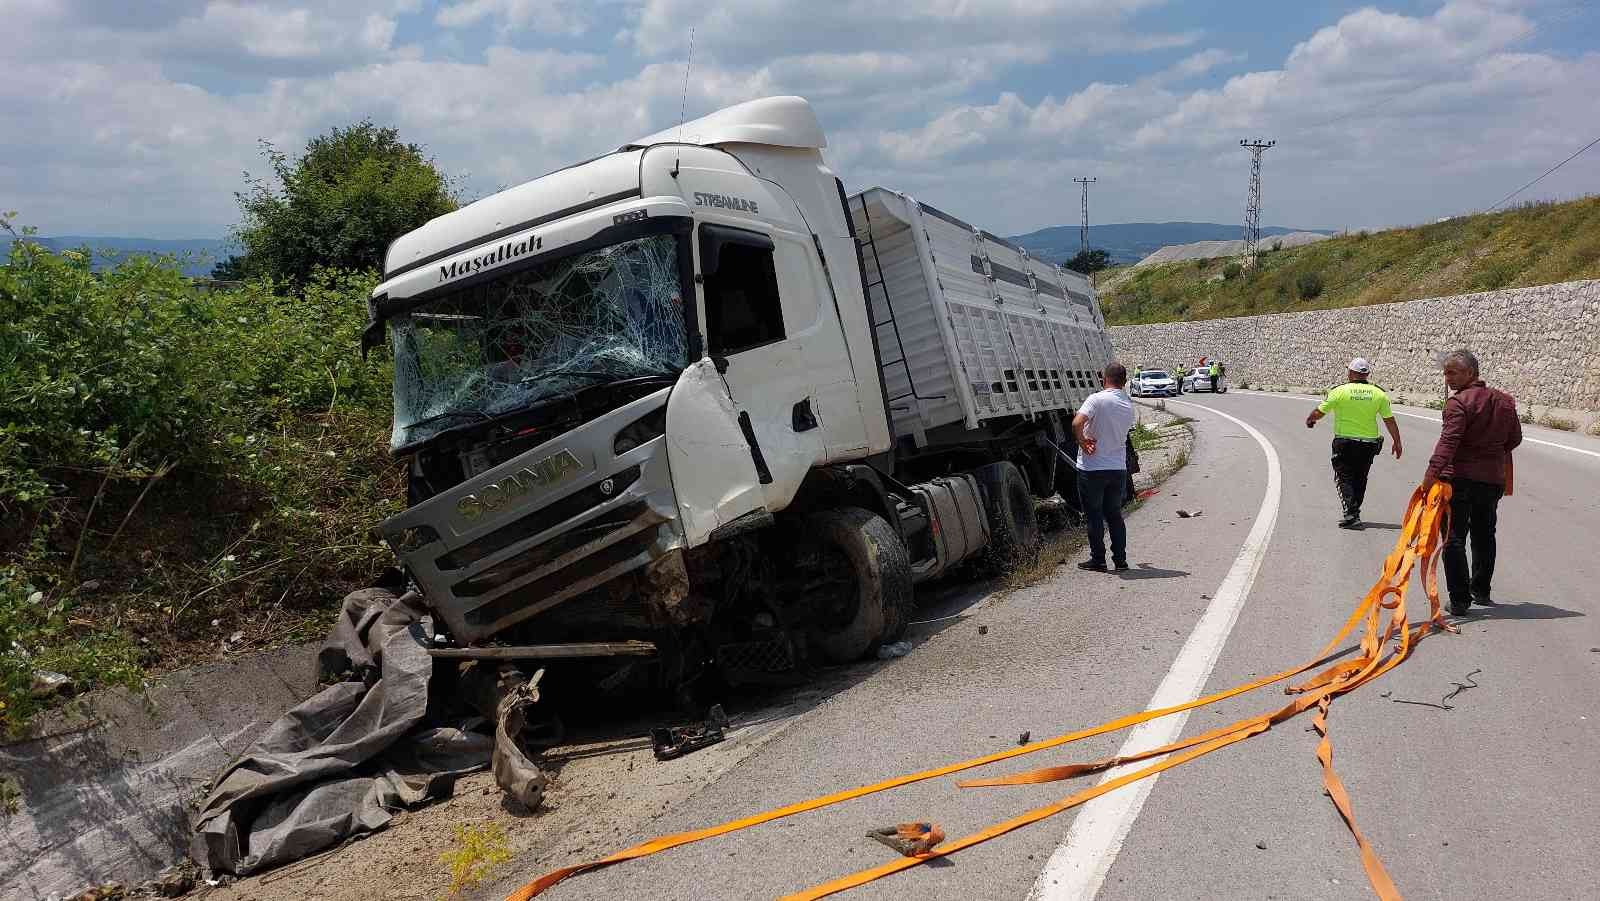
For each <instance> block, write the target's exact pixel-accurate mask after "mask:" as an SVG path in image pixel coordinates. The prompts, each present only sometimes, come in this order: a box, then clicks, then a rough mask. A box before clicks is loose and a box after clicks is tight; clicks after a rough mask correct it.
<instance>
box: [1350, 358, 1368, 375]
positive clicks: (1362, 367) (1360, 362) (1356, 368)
mask: <svg viewBox="0 0 1600 901" xmlns="http://www.w3.org/2000/svg"><path fill="white" fill-rule="evenodd" d="M1350 371H1351V372H1359V373H1361V374H1362V375H1366V374H1367V373H1370V372H1371V371H1372V364H1371V363H1368V362H1367V358H1366V357H1356V358H1355V359H1354V360H1351V361H1350Z"/></svg>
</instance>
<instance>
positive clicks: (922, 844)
mask: <svg viewBox="0 0 1600 901" xmlns="http://www.w3.org/2000/svg"><path fill="white" fill-rule="evenodd" d="M867 838H870V839H873V840H874V841H879V842H882V843H884V844H885V845H888V846H889V847H891V848H893V849H894V850H895V851H897V852H899V853H901V854H903V855H905V856H906V857H917V856H919V855H922V854H926V853H928V852H929V851H932V850H933V847H934V846H935V845H937V844H939V843H940V842H942V841H944V830H943V829H940V828H939V827H938V826H937V825H936V824H934V823H900V824H898V825H895V826H884V827H883V828H881V829H874V830H872V831H871V832H868V833H867Z"/></svg>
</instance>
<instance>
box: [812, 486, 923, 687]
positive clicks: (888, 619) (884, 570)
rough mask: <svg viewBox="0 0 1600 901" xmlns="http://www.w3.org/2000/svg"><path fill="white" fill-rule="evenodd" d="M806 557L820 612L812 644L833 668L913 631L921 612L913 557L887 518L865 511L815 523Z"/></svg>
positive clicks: (841, 511)
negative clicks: (914, 618) (911, 626)
mask: <svg viewBox="0 0 1600 901" xmlns="http://www.w3.org/2000/svg"><path fill="white" fill-rule="evenodd" d="M803 540H804V541H805V543H806V547H804V549H803V551H802V555H801V556H802V558H803V559H805V560H806V561H807V563H808V564H810V565H811V567H812V568H814V572H808V573H806V586H807V587H806V594H807V596H808V597H807V600H808V601H810V602H811V603H810V605H809V606H811V607H812V610H813V611H814V618H813V625H812V627H811V629H810V633H809V639H810V645H811V647H812V648H814V649H815V650H816V651H817V652H818V653H820V654H821V655H822V657H823V658H824V659H826V660H827V661H829V662H831V663H849V662H851V661H853V660H859V659H861V658H862V657H864V656H866V655H867V654H868V653H869V652H871V651H873V650H875V649H876V648H877V646H878V644H879V643H880V642H884V641H895V640H898V639H899V638H900V636H901V635H903V634H904V633H905V630H906V625H907V624H908V623H909V622H910V621H911V613H912V608H913V599H912V589H911V559H910V555H909V554H908V553H907V552H906V547H905V545H904V544H903V543H902V542H901V541H900V536H899V535H897V534H895V531H894V528H893V527H891V526H890V525H889V523H888V522H886V521H885V520H884V519H883V517H881V516H879V515H877V514H876V513H873V512H871V511H869V510H864V509H862V508H860V507H841V508H838V509H834V510H823V511H821V512H819V513H814V514H812V515H811V516H809V517H807V519H806V524H805V536H804V539H803Z"/></svg>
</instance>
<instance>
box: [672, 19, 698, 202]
mask: <svg viewBox="0 0 1600 901" xmlns="http://www.w3.org/2000/svg"><path fill="white" fill-rule="evenodd" d="M693 68H694V28H693V27H691V28H690V29H689V60H688V62H686V63H684V64H683V101H682V102H681V103H680V104H679V105H678V158H677V159H675V160H673V161H672V177H673V178H677V177H678V170H679V168H680V167H681V165H682V163H683V120H684V118H685V117H686V116H687V115H688V113H689V70H691V69H693Z"/></svg>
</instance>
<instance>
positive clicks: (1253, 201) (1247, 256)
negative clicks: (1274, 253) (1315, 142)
mask: <svg viewBox="0 0 1600 901" xmlns="http://www.w3.org/2000/svg"><path fill="white" fill-rule="evenodd" d="M1276 143H1278V142H1277V141H1263V140H1261V139H1260V138H1255V139H1253V140H1249V141H1240V142H1239V146H1240V147H1243V148H1245V149H1246V150H1248V151H1250V196H1249V197H1248V198H1246V200H1245V203H1244V253H1243V254H1242V256H1243V257H1244V264H1245V265H1246V266H1250V267H1253V266H1255V264H1256V246H1257V245H1259V244H1260V243H1261V154H1263V153H1266V152H1267V149H1268V148H1269V147H1271V146H1273V145H1274V144H1276Z"/></svg>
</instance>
